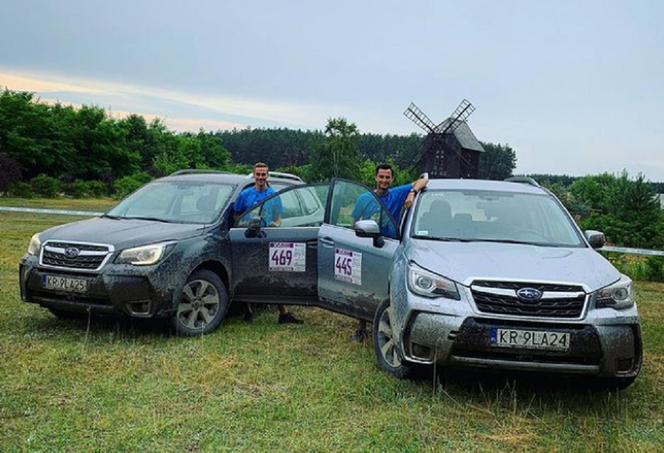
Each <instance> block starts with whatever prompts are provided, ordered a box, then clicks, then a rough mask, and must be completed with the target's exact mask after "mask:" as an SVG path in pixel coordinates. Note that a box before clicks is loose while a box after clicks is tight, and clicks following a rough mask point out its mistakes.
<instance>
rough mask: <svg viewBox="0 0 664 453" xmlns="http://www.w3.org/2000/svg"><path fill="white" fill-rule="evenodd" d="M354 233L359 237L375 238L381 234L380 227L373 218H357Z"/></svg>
mask: <svg viewBox="0 0 664 453" xmlns="http://www.w3.org/2000/svg"><path fill="white" fill-rule="evenodd" d="M355 235H356V236H357V237H360V238H377V237H380V236H381V232H380V227H379V226H378V224H377V223H376V221H375V220H358V221H357V222H355Z"/></svg>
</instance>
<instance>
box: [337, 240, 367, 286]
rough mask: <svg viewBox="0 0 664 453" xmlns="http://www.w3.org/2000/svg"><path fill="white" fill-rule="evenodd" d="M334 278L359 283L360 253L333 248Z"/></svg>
mask: <svg viewBox="0 0 664 453" xmlns="http://www.w3.org/2000/svg"><path fill="white" fill-rule="evenodd" d="M334 279H335V280H341V281H343V282H348V283H352V284H354V285H361V284H362V254H361V253H358V252H353V251H351V250H346V249H340V248H336V249H334Z"/></svg>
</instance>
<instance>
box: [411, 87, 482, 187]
mask: <svg viewBox="0 0 664 453" xmlns="http://www.w3.org/2000/svg"><path fill="white" fill-rule="evenodd" d="M474 111H475V107H473V104H471V103H470V102H468V100H466V99H464V100H463V101H462V102H461V104H459V106H458V107H457V108H456V110H455V111H454V113H452V115H451V116H450V117H449V118H447V119H446V120H444V121H443V122H441V123H440V124H438V125H436V124H435V123H434V122H433V121H431V120H430V119H429V117H428V116H427V115H426V114H425V113H424V112H423V111H422V110H420V109H419V108H418V107H417V106H416V105H415V104H414V103H412V102H411V104H410V106H409V107H408V108H407V109H406V111H405V112H404V115H406V117H407V118H410V119H411V120H412V121H413V122H414V123H415V124H417V125H418V126H420V127H421V128H422V129H423V130H424V132H426V136H425V137H424V139H423V140H422V144H421V145H420V148H421V153H420V157H419V159H418V161H417V163H416V166H417V167H418V170H419V171H420V172H428V173H429V177H430V178H477V169H478V164H479V159H480V153H481V152H484V148H482V145H481V144H480V142H479V141H478V140H477V138H476V137H475V135H474V134H473V132H472V131H471V130H470V127H468V123H467V120H468V117H469V116H470V115H471V113H473V112H474Z"/></svg>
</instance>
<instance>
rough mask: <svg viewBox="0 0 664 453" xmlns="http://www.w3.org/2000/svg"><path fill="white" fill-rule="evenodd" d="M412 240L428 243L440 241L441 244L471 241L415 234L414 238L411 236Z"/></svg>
mask: <svg viewBox="0 0 664 453" xmlns="http://www.w3.org/2000/svg"><path fill="white" fill-rule="evenodd" d="M412 238H413V239H425V240H429V241H441V242H471V241H472V239H464V238H451V237H438V236H422V235H418V234H416V235H415V236H412Z"/></svg>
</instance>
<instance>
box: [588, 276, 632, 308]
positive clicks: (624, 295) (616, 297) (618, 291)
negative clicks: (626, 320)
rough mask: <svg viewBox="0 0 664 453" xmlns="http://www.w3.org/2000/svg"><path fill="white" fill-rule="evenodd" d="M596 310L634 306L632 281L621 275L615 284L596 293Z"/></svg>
mask: <svg viewBox="0 0 664 453" xmlns="http://www.w3.org/2000/svg"><path fill="white" fill-rule="evenodd" d="M595 306H596V307H597V308H605V307H611V308H616V309H619V310H620V309H624V308H630V307H632V306H634V285H633V283H632V280H631V279H630V278H629V277H627V276H625V275H623V276H622V277H620V280H618V281H617V282H615V283H613V284H611V285H609V286H607V287H604V288H602V289H600V290H599V291H598V292H597V302H596V304H595Z"/></svg>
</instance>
